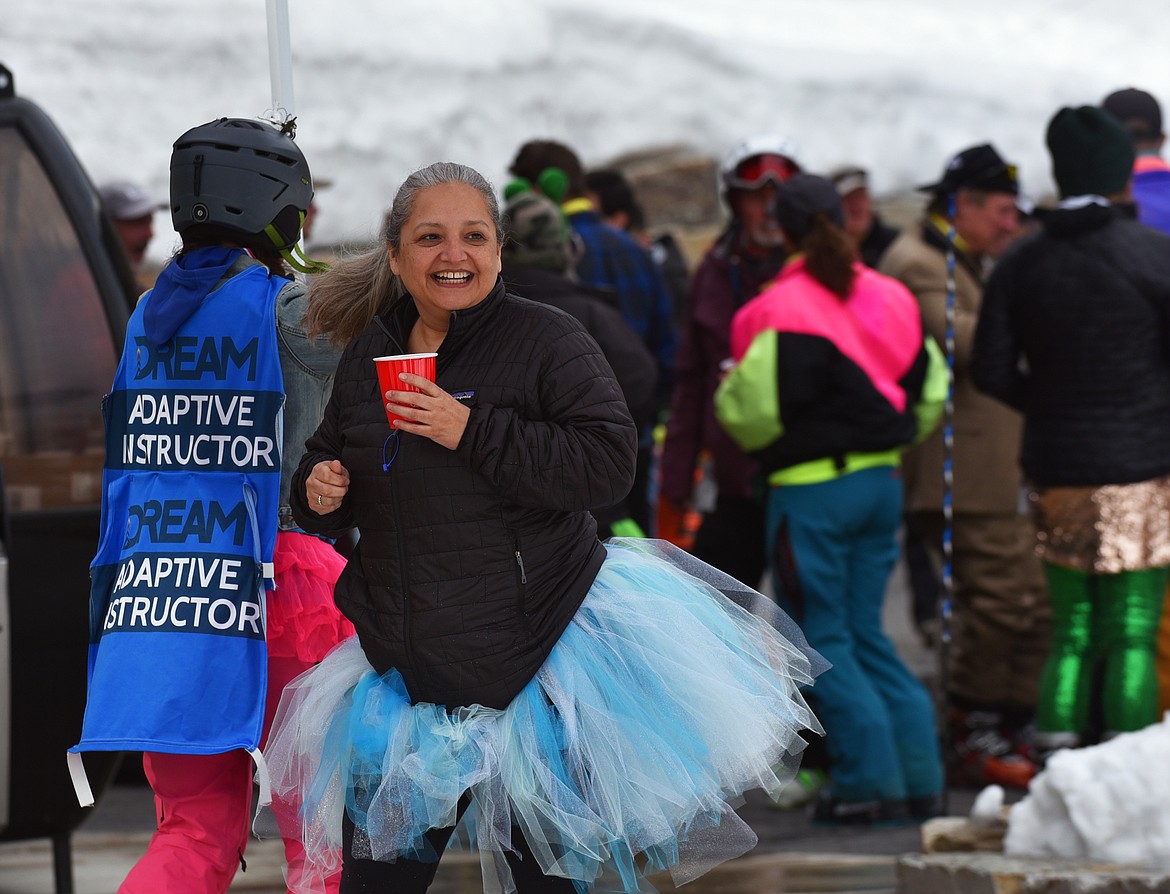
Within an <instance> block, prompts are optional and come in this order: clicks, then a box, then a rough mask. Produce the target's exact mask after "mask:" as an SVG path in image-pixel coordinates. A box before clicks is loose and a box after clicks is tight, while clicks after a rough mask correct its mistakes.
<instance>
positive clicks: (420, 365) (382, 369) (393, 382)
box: [374, 354, 439, 428]
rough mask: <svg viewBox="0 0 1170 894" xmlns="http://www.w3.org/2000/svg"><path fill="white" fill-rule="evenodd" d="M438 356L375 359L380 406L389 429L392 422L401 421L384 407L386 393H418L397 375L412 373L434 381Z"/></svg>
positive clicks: (423, 355)
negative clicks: (388, 423) (382, 408)
mask: <svg viewBox="0 0 1170 894" xmlns="http://www.w3.org/2000/svg"><path fill="white" fill-rule="evenodd" d="M437 356H439V355H438V354H393V355H391V356H389V357H375V358H374V365H375V366H376V367H377V368H378V385H379V387H380V388H381V389H382V392H381V394H382V405H383V407H385V409H386V419H387V420H388V421H389V422H390V427H391V428H393V427H394V420H395V419H401V418H402V417H401V416H399V415H398V414H397V413H391V412H390V408H389V407H388V406H386V392H387V391H418V390H419V389H418V388H415V387H414V386H413V385H408V384H407V383H406V382H403V381H402V380H401V379H399V378H398V374H399V373H404V372H405V373H414V374H415V375H416V376H422V377H423V378H424V379H430V380H431V381H432V382H433V381H435V358H436V357H437Z"/></svg>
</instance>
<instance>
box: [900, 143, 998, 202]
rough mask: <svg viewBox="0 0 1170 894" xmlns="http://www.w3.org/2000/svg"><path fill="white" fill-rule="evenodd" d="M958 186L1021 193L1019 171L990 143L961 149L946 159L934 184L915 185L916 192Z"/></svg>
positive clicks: (943, 191) (942, 190)
mask: <svg viewBox="0 0 1170 894" xmlns="http://www.w3.org/2000/svg"><path fill="white" fill-rule="evenodd" d="M959 189H982V190H986V191H987V192H1005V193H1008V194H1010V195H1013V196H1018V195H1019V194H1020V178H1019V172H1018V170H1017V168H1016V166H1015V165H1013V164H1008V163H1007V162H1006V161H1004V160H1003V158H1002V156H1000V154H999V153H998V152H996V151H995V149H994V148H993V147H992V146H991V144H990V143H982V144H980V145H978V146H972V147H971V148H969V149H964V150H963V151H962V152H960V153H959V154H958V155H956V156H955V157H954V158H952V159H951V160H950V161H949V162H947V167H946V170H945V171H943V175H942V179H941V180H939V181H938V182H937V183H928V184H926V185H925V186H920V187H918V190H919V192H930V193H934V194H935V195H949V194H950V193H953V192H955V191H956V190H959Z"/></svg>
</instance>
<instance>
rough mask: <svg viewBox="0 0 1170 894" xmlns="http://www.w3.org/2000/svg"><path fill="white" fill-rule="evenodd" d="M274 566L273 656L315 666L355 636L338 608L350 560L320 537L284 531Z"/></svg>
mask: <svg viewBox="0 0 1170 894" xmlns="http://www.w3.org/2000/svg"><path fill="white" fill-rule="evenodd" d="M272 561H273V564H274V565H275V566H276V589H275V590H274V591H273V592H272V593H271V594H270V595H269V597H268V654H269V656H270V657H273V658H296V659H299V660H300V661H303V662H305V663H306V664H316V663H317V662H318V661H320V660H321V659H322V658H324V657H325V656H326V654H328V652H329V650H330V649H332V648H333V647H334V646H335V645H337V644H338V643H339V642H341V641H342V640H345V639H348V638H349V637H351V636H353V634H354V629H353V624H351V623H350V622H349V619H348V618H346V617H345V616H344V615H343V614H342V613H341V612H340V611H339V610H338V608H337V605H336V604H335V603H334V602H333V586H334V584H336V583H337V578H338V576H339V575H340V574H341V569H342V568H344V567H345V559H344V558H343V557H342V556H341V555H340V554H339V553H338V552H337V550H335V549H334V548H333V547H332V546H330V545H329V544H328V543H326V542H325V541H324V540H321V539H320V538H318V537H313V536H312V535H310V534H302V533H300V532H298V531H281V532H279V533H278V534H277V535H276V550H275V552H274V553H273V558H272Z"/></svg>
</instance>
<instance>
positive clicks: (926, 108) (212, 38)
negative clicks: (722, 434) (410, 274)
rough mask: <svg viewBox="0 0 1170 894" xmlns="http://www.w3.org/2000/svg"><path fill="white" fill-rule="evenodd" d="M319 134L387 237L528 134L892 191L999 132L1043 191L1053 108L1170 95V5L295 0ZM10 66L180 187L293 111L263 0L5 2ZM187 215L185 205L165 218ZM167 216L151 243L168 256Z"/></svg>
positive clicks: (360, 213)
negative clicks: (777, 139) (191, 155)
mask: <svg viewBox="0 0 1170 894" xmlns="http://www.w3.org/2000/svg"><path fill="white" fill-rule="evenodd" d="M289 6H290V20H291V31H292V45H293V68H294V79H295V105H296V109H295V110H296V112H297V115H298V117H299V122H300V130H299V136H298V140H299V142H300V143H301V145H302V147H303V148H304V150H305V152H306V154H307V155H308V157H309V160H310V163H311V165H312V167H313V169H314V172H315V173H316V174H317V175H318V176H321V177H328V178H330V179H331V180H333V181H334V187H333V188H332V189H331V190H330V191H329V192H328V193H327V195H326V196H323V197H322V206H323V213H322V215H321V218H320V224H319V231H318V233H317V237H318V238H319V239H321V240H322V241H339V240H343V239H365V238H368V237H369V236H370V235H371V233H372V232H373V230H374V228H375V227H376V225H377V221H378V219H379V217H380V214H381V212H382V210H383V209H384V207H385V206H386V205H387V204H388V202H389V200H390V198H391V196H392V195H393V191H394V189H395V188H396V187H397V185H398V183H399V182H400V181H401V179H402V178H403V176H405V174H406V173H408V172H409V171H410V170H412V169H413V168H415V167H417V166H419V165H421V164H425V163H427V162H429V161H434V160H436V159H439V158H450V159H454V160H458V161H464V162H467V163H469V164H472V165H474V166H476V167H478V168H479V169H481V170H482V171H483V172H484V173H485V174H487V175H488V176H489V177H490V178H491V179H493V180H494V181H496V182H497V183H502V181H503V180H504V179H505V178H506V176H507V175H506V168H507V164H508V162H509V160H510V159H511V157H512V155H513V154H514V152H515V149H516V147H517V146H518V145H519V144H520V143H522V142H523V141H524V140H526V139H528V138H530V137H533V136H546V137H554V138H558V139H563V140H565V141H566V142H568V143H570V144H571V145H573V146H575V147H576V148H577V149H578V151H579V152H580V154H581V156H582V158H583V159H584V161H585V162H586V164H595V163H601V162H604V161H605V160H607V159H609V158H611V157H613V156H616V155H618V154H620V153H623V152H627V151H632V150H637V149H643V148H646V147H652V146H661V145H671V144H685V145H689V146H692V147H694V148H695V149H697V150H699V151H702V152H705V153H710V154H714V155H720V154H722V153H723V152H724V151H725V150H726V149H727V148H728V147H729V146H730V144H731V143H733V142H734V141H735V140H736V139H737V138H738V137H740V136H743V135H746V134H750V133H755V132H760V131H780V132H784V133H787V134H790V135H791V136H793V137H794V138H795V139H796V140H797V141H798V143H799V144H800V145H801V146H802V148H803V155H804V161H805V164H806V165H807V166H809V167H812V168H814V169H817V168H821V169H823V168H827V167H829V166H831V165H833V164H836V163H838V162H841V161H846V160H851V161H858V162H861V163H862V164H865V165H867V166H869V167H870V168H871V170H872V171H873V176H874V183H875V187H876V189H877V190H878V191H879V192H893V191H897V190H901V189H905V188H908V187H909V186H912V185H913V184H916V183H921V182H924V181H927V180H932V179H935V177H936V176H937V174H938V173H939V172H940V170H941V168H942V165H943V162H944V161H945V160H946V158H947V157H949V156H950V155H951V154H953V153H954V152H955V151H957V150H959V149H961V148H964V147H965V146H968V145H971V144H973V143H976V142H982V141H984V140H990V141H992V142H994V143H995V144H996V145H997V146H998V147H999V148H1000V150H1001V151H1002V152H1003V153H1004V154H1005V155H1007V156H1008V157H1010V158H1011V159H1013V160H1015V161H1018V162H1019V163H1020V165H1021V169H1022V176H1023V180H1024V186H1025V190H1026V191H1027V192H1029V193H1030V194H1032V195H1033V196H1038V195H1041V194H1043V193H1044V192H1046V191H1047V190H1048V189H1050V187H1051V180H1050V178H1049V174H1048V164H1047V157H1046V153H1045V151H1044V144H1043V130H1044V124H1045V122H1046V121H1047V119H1048V118H1049V117H1050V116H1051V114H1052V112H1053V111H1055V109H1056V108H1057V107H1059V106H1060V105H1062V104H1077V105H1079V104H1082V103H1096V102H1099V101H1100V99H1101V98H1102V97H1103V96H1104V95H1105V94H1106V93H1108V92H1109V91H1111V90H1113V89H1115V88H1117V87H1120V86H1126V85H1129V84H1136V85H1138V86H1141V87H1144V88H1145V89H1148V90H1150V91H1151V92H1153V93H1155V94H1156V95H1158V96H1160V97H1161V98H1162V99H1163V100H1164V101H1165V102H1166V103H1167V105H1168V111H1170V63H1167V62H1166V61H1165V58H1166V54H1165V46H1166V41H1167V38H1170V5H1167V4H1166V3H1165V2H1164V0H1131V2H1130V3H1128V4H1126V5H1125V7H1124V8H1122V7H1118V6H1116V5H1115V4H1107V3H1105V2H1056V0H983V2H981V3H979V4H977V5H974V4H973V5H970V6H968V7H962V6H959V5H956V4H944V3H938V2H934V0H736V2H734V3H731V4H724V3H716V2H714V0H479V2H467V0H434V2H431V3H421V2H417V0H411V2H407V0H328V2H322V0H317V2H310V0H289ZM0 62H4V63H5V64H6V65H8V66H9V67H10V68H12V69H13V71H14V73H15V77H16V86H17V90H18V92H20V93H21V94H22V95H25V96H28V97H30V98H31V99H34V100H36V101H37V102H39V103H41V104H42V105H43V106H44V107H45V108H46V110H47V111H48V112H49V114H50V115H52V116H53V117H54V119H55V120H56V121H57V123H58V125H59V126H61V128H62V129H63V130H64V131H65V133H66V135H67V136H68V137H69V139H70V140H71V141H72V142H73V144H74V147H75V148H76V150H77V152H78V154H79V155H80V156H81V159H82V162H83V163H84V164H85V165H86V167H87V169H88V170H89V172H90V174H91V176H92V177H93V178H94V179H95V180H97V181H101V180H104V179H107V178H110V177H114V176H130V177H133V178H137V179H139V180H140V181H142V182H143V183H144V184H145V185H147V186H148V188H149V189H150V190H151V191H152V192H153V193H155V194H157V195H158V196H159V198H160V199H161V198H164V197H165V195H166V185H167V160H168V157H169V152H170V144H171V142H172V141H173V140H174V138H175V137H177V136H178V135H179V134H180V133H181V132H182V131H183V130H185V129H186V128H187V127H190V126H192V125H194V124H198V123H202V122H203V121H206V120H209V119H211V118H215V117H218V116H220V115H240V116H249V115H257V114H261V113H263V112H264V111H265V110H267V109H268V108H269V107H270V105H271V90H270V82H269V71H268V43H267V30H266V14H265V3H264V2H263V0H200V2H199V3H186V4H179V3H175V2H173V0H6V2H5V4H4V14H3V16H0ZM156 228H157V229H158V230H165V221H163V220H159V221H158V222H157V223H156ZM171 245H172V240H171V238H168V236H167V235H166V234H165V233H164V232H160V233H159V236H158V238H156V240H155V243H154V244H153V246H152V254H153V255H154V256H156V257H162V256H165V255H166V254H168V253H169V250H170V248H171Z"/></svg>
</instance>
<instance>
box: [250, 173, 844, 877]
mask: <svg viewBox="0 0 1170 894" xmlns="http://www.w3.org/2000/svg"><path fill="white" fill-rule="evenodd" d="M382 236H383V241H382V242H381V244H379V245H377V246H375V247H374V248H373V249H371V250H370V251H368V252H366V253H365V254H363V255H359V256H357V257H354V258H350V259H344V260H342V261H340V262H339V263H338V264H337V265H335V266H334V268H333V269H332V271H331V272H330V273H327V274H324V275H322V276H320V277H318V278H316V279H315V280H314V283H313V303H312V307H311V310H310V315H309V323H310V327H311V328H312V329H313V331H326V332H329V333H331V334H332V335H333V336H334V337H335V338H337V339H339V340H340V341H345V342H348V344H347V346H346V348H345V351H344V353H343V355H342V358H341V361H340V363H339V364H338V368H337V376H336V380H335V384H334V389H333V394H332V396H331V398H330V401H329V404H328V406H327V407H326V409H325V415H324V419H323V420H322V422H321V425H320V427H319V428H318V429H317V431H316V432H315V433H314V434H313V435H312V437H310V438H309V440H308V441H307V443H306V453H305V456H304V458H303V459H302V461H301V465H300V468H299V469H298V471H297V473H296V476H295V478H294V484H293V497H292V501H293V512H294V515H295V517H296V518H297V520H298V522H299V523H300V524H301V525H302V526H303V527H304V528H305V529H306V530H309V531H315V532H326V531H332V530H337V529H341V528H346V527H349V526H351V525H354V526H356V527H357V528H358V530H359V532H360V537H359V539H358V542H357V545H356V547H355V548H354V551H353V553H352V555H351V556H350V559H349V563H348V564H347V566H346V569H345V571H344V572H343V573H342V576H341V579H340V580H339V581H338V584H337V589H336V599H337V603H338V605H339V606H340V607H341V609H342V611H343V612H344V613H345V614H346V616H347V617H349V618H350V619H351V620H352V621H353V622H354V626H355V627H356V628H357V637H356V638H355V639H353V640H351V641H350V642H348V643H346V644H343V645H342V646H340V647H338V649H336V650H335V651H334V652H333V653H331V654H330V655H329V656H328V657H327V658H326V659H325V660H324V661H323V662H322V663H321V664H320V665H319V666H318V667H317V668H316V669H315V670H313V671H312V672H310V673H308V674H306V675H304V676H303V677H301V678H300V679H299V680H298V681H297V682H295V683H294V684H292V685H291V686H290V687H289V688H288V689H286V691H285V696H284V700H283V702H282V706H281V710H280V715H279V717H278V718H277V720H276V732H275V733H274V734H273V736H272V738H271V740H270V745H269V750H268V759H269V767H270V770H271V774H272V789H273V795H274V800H275V802H276V806H277V807H278V808H279V807H282V806H283V805H284V804H285V803H286V802H291V803H293V804H296V803H303V804H304V809H303V812H302V814H301V818H302V822H303V828H301V829H300V830H299V831H300V833H301V834H302V836H303V837H304V839H305V842H306V853H307V855H308V859H309V860H310V861H313V865H315V866H316V867H317V869H318V874H319V875H322V876H324V875H327V874H328V873H329V872H330V871H332V870H334V869H335V868H336V867H337V865H338V864H339V863H340V865H341V868H342V880H341V891H342V892H343V894H344V892H353V891H366V890H385V891H396V892H402V891H423V890H425V889H426V888H427V886H428V885H429V884H430V881H431V879H432V878H433V876H434V873H435V868H436V865H437V862H438V859H439V856H440V855H441V854H442V852H443V850H444V848H445V847H446V845H447V842H448V840H449V839H450V838H451V836H452V835H453V833H454V831H455V827H456V825H457V824H458V823H459V822H460V820H461V818H462V817H464V816H466V819H467V822H468V823H469V824H470V825H471V826H472V829H471V831H472V832H473V835H472V837H471V840H473V841H474V842H475V845H476V846H477V847H478V848H479V849H480V851H481V854H482V856H483V867H484V869H485V871H486V872H487V873H488V874H489V875H493V876H494V878H492V879H489V883H490V886H491V887H493V888H497V889H505V890H510V889H512V888H513V887H514V888H515V889H516V890H519V891H521V892H526V891H565V892H568V891H571V890H575V889H580V888H582V887H587V886H589V885H592V884H593V883H594V882H595V881H596V880H597V879H598V877H599V876H600V874H601V873H602V872H605V873H607V874H613V876H614V877H615V878H616V879H617V880H618V884H620V885H621V886H622V887H623V888H624V889H626V890H628V891H631V892H633V891H639V890H643V885H644V884H645V882H644V880H643V879H642V873H644V872H653V871H656V870H658V869H663V868H669V867H673V866H676V865H678V864H679V862H680V861H689V860H692V859H695V858H696V854H694V853H693V852H692V846H698V847H700V848H701V849H702V855H703V859H705V860H706V861H707V862H706V863H705V864H704V865H705V866H711V865H714V864H715V863H717V862H719V861H720V860H721V859H726V858H728V857H731V856H734V855H736V854H738V853H742V852H743V851H744V850H746V849H747V848H749V847H751V845H752V844H754V835H752V833H751V831H750V830H749V829H747V828H746V827H745V826H744V825H743V824H742V823H741V822H740V821H739V820H738V819H737V818H736V816H735V814H734V812H733V811H732V809H731V807H730V806H729V805H728V803H727V799H729V798H735V797H737V796H738V794H739V793H740V792H742V791H744V790H746V789H747V788H753V787H764V788H765V789H767V790H769V791H772V792H776V791H778V790H779V786H780V785H781V784H782V782H783V781H784V780H785V779H786V778H788V777H790V776H791V774H792V773H793V772H795V767H793V766H789V767H788V769H787V770H784V769H781V770H780V771H779V773H780V775H779V776H777V775H776V772H774V771H773V769H772V768H773V767H775V766H776V764H777V762H782V761H785V760H787V761H788V764H789V765H791V764H792V763H793V759H794V758H795V757H796V756H798V754H799V751H800V749H801V748H802V747H803V744H804V742H803V740H802V739H801V738H800V735H799V733H800V731H801V729H804V728H813V729H818V730H819V726H818V724H817V721H816V719H815V718H814V717H813V716H812V715H811V713H810V712H809V711H808V709H807V707H806V705H805V704H804V702H803V699H802V698H801V696H800V693H799V685H800V684H801V682H808V681H810V680H811V678H812V677H813V676H814V674H815V672H817V671H819V670H820V669H823V660H822V659H820V657H819V656H817V655H816V654H815V653H813V652H811V650H808V649H807V645H806V644H804V642H803V637H801V635H800V632H799V630H798V629H796V628H795V626H794V625H791V622H788V623H789V624H790V625H791V626H790V628H789V630H788V631H787V632H788V634H789V636H788V637H787V638H786V637H785V636H782V635H781V634H780V633H779V632H778V631H777V630H776V629H775V627H774V626H773V625H772V624H769V623H767V622H765V621H763V620H761V619H760V618H759V617H758V616H757V615H754V614H752V613H751V612H748V611H744V609H743V608H741V607H740V605H738V604H736V603H733V602H732V601H730V600H729V599H728V598H727V597H726V596H724V595H723V591H726V592H728V593H735V592H736V591H737V590H738V591H740V593H739V596H740V597H742V599H741V601H742V602H744V603H745V604H751V603H752V600H753V598H755V597H758V599H757V600H756V605H755V606H754V607H755V608H756V609H757V610H763V609H764V607H765V606H766V604H767V600H766V599H765V598H764V597H762V596H759V594H755V593H753V592H752V591H746V588H744V587H743V586H742V585H738V584H737V583H736V582H735V581H731V580H730V579H724V578H720V577H718V575H717V574H714V573H713V572H714V569H707V568H705V567H703V566H700V565H698V564H697V563H696V564H693V565H691V566H690V567H692V568H693V570H694V571H695V572H697V573H699V574H704V575H706V579H705V580H703V579H700V578H699V577H696V576H693V575H692V574H689V573H687V572H686V571H685V570H683V569H684V568H685V567H686V565H687V559H688V558H689V557H687V556H685V554H681V553H677V554H671V553H669V552H667V551H666V550H664V549H657V548H656V547H655V546H654V542H652V541H645V540H635V539H613V540H609V541H607V542H606V544H605V545H603V544H602V543H600V542H599V541H598V539H597V535H596V523H595V521H594V519H593V517H592V516H591V515H590V512H589V510H591V509H594V508H597V507H600V506H606V505H609V504H612V503H613V502H615V501H616V500H618V499H620V498H621V497H622V496H624V495H625V493H626V491H627V490H628V489H629V487H630V482H631V480H632V477H633V468H634V454H635V450H636V446H637V430H636V427H635V425H634V422H633V420H632V419H631V417H630V414H629V411H628V409H627V407H626V403H625V401H624V400H623V399H622V394H621V391H620V389H619V387H618V384H617V382H616V381H615V380H614V376H613V372H612V371H611V369H610V367H609V365H608V363H606V361H605V358H604V356H603V355H602V353H601V351H600V349H599V348H598V346H597V343H596V342H595V341H594V340H593V339H592V338H591V337H590V336H589V335H588V334H587V333H586V332H585V330H584V328H583V327H582V326H581V324H580V323H579V322H578V321H577V320H575V319H574V318H573V317H571V316H570V315H569V314H567V313H564V312H562V311H559V310H556V309H555V308H552V307H549V306H547V305H545V304H540V303H536V302H533V301H528V300H526V299H523V298H520V297H517V296H515V295H512V294H509V293H508V292H507V291H506V289H505V287H504V283H503V281H502V280H501V279H500V277H499V274H500V269H501V262H500V251H501V242H502V239H503V233H502V228H501V224H500V215H499V209H498V204H497V201H496V198H495V195H494V193H493V191H492V189H491V187H490V185H489V184H488V183H487V181H486V180H484V178H483V177H482V176H481V175H479V174H478V173H476V172H475V171H473V170H472V169H470V168H468V167H465V166H463V165H458V164H454V163H449V162H443V163H436V164H433V165H430V166H428V167H426V168H423V169H421V170H419V171H416V172H415V173H414V174H412V175H411V176H410V177H409V178H407V180H406V181H405V182H404V183H403V185H402V187H401V188H400V189H399V191H398V194H397V196H396V197H395V200H394V204H393V206H392V207H391V209H390V211H389V213H388V215H387V217H386V220H385V223H384V227H383V233H382ZM429 351H433V352H436V353H437V372H436V381H434V382H431V381H430V380H428V379H426V378H423V377H420V376H414V375H410V374H406V373H403V374H401V375H400V379H401V381H402V382H403V384H404V385H410V386H413V387H415V388H417V389H419V390H418V391H417V392H412V391H405V390H402V391H398V390H389V391H385V392H382V390H381V388H380V386H379V384H378V380H377V377H376V375H375V365H374V362H373V358H375V357H380V356H384V355H389V354H400V353H407V352H409V353H422V352H429ZM389 411H392V412H393V413H394V414H396V415H397V416H398V417H401V418H400V419H399V420H397V421H396V422H395V423H394V427H393V428H391V425H390V423H389V422H388V421H387V419H388V417H387V412H389ZM663 555H665V556H666V558H665V559H664V558H663V557H662V556H663ZM672 555H673V559H674V561H673V562H672V561H669V559H670V557H671V556H672ZM707 580H709V581H710V583H708V582H706V581H707ZM777 620H778V621H782V620H784V619H777ZM793 641H795V642H796V643H797V644H798V646H793V644H792V642H793ZM801 646H803V650H802V648H800V647H801ZM689 865H692V866H693V865H694V864H689ZM310 890H311V889H310Z"/></svg>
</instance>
